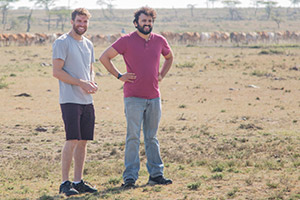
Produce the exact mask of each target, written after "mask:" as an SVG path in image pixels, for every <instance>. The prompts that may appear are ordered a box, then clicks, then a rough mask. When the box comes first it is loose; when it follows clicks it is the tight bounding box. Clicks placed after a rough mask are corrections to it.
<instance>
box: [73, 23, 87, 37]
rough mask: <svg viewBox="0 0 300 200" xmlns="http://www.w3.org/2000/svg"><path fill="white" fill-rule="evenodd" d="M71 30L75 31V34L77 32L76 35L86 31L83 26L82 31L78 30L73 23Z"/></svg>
mask: <svg viewBox="0 0 300 200" xmlns="http://www.w3.org/2000/svg"><path fill="white" fill-rule="evenodd" d="M73 30H74V31H75V33H76V34H78V35H83V34H84V33H85V32H86V30H87V29H86V28H85V29H84V30H83V31H81V32H80V31H79V30H78V28H76V26H75V25H73Z"/></svg>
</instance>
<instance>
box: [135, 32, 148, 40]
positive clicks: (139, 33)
mask: <svg viewBox="0 0 300 200" xmlns="http://www.w3.org/2000/svg"><path fill="white" fill-rule="evenodd" d="M136 32H137V34H138V35H139V36H140V37H141V38H144V39H145V40H146V41H148V40H149V37H150V35H151V33H149V34H147V35H145V34H143V33H141V32H140V31H138V30H137V31H136Z"/></svg>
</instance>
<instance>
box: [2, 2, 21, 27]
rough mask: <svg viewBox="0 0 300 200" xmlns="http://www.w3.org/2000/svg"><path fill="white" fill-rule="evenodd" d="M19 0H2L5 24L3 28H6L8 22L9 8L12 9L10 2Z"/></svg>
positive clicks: (3, 21) (3, 23) (3, 22)
mask: <svg viewBox="0 0 300 200" xmlns="http://www.w3.org/2000/svg"><path fill="white" fill-rule="evenodd" d="M18 1H19V0H0V8H1V12H2V25H3V30H5V26H6V24H7V13H8V10H9V9H10V6H9V5H10V4H11V3H15V2H18Z"/></svg>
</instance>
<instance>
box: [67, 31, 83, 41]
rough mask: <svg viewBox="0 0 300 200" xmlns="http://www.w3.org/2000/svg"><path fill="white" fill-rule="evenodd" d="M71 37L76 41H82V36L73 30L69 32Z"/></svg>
mask: <svg viewBox="0 0 300 200" xmlns="http://www.w3.org/2000/svg"><path fill="white" fill-rule="evenodd" d="M69 35H70V36H71V37H72V38H74V39H75V40H78V41H80V40H82V36H81V35H78V34H77V33H76V32H75V31H74V30H73V29H72V30H71V31H70V32H69Z"/></svg>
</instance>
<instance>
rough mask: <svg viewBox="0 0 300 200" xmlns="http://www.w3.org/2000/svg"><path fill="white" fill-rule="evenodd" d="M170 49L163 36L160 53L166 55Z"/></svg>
mask: <svg viewBox="0 0 300 200" xmlns="http://www.w3.org/2000/svg"><path fill="white" fill-rule="evenodd" d="M170 51H171V47H170V45H169V43H168V42H167V40H166V39H165V38H164V37H162V50H161V53H162V55H163V56H166V55H168V54H169V53H170Z"/></svg>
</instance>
